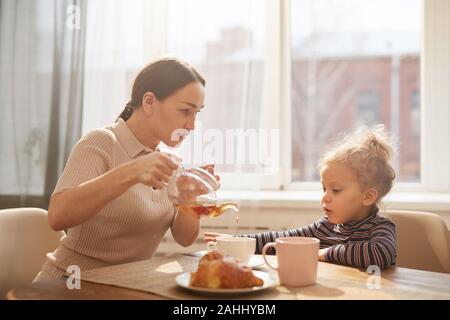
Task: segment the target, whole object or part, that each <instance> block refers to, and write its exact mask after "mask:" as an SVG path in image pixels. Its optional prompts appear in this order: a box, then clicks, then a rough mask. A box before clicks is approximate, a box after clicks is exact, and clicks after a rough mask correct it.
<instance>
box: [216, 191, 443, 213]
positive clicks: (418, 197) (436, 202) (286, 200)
mask: <svg viewBox="0 0 450 320" xmlns="http://www.w3.org/2000/svg"><path fill="white" fill-rule="evenodd" d="M217 195H218V198H219V199H220V200H222V201H224V200H229V201H237V202H238V203H239V205H240V206H241V207H262V208H302V209H318V208H320V200H321V193H320V192H315V191H265V190H264V191H263V190H262V191H247V190H242V191H237V190H221V191H219V192H218V193H217ZM382 203H383V207H385V208H386V209H398V210H416V211H431V212H450V193H425V192H394V193H391V194H389V195H388V196H387V197H386V198H384V199H383V202H382Z"/></svg>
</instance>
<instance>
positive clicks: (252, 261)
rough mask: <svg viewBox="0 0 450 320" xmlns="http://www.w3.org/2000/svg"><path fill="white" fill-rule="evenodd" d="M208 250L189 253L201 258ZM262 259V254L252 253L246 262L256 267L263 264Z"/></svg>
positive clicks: (251, 266)
mask: <svg viewBox="0 0 450 320" xmlns="http://www.w3.org/2000/svg"><path fill="white" fill-rule="evenodd" d="M207 253H208V251H207V250H202V251H196V252H193V253H191V254H190V255H192V256H194V257H198V258H201V257H203V256H204V255H205V254H207ZM264 263H265V262H264V259H263V257H262V256H260V255H254V256H253V257H251V259H250V261H249V262H248V266H249V267H250V268H257V267H261V266H263V265H264Z"/></svg>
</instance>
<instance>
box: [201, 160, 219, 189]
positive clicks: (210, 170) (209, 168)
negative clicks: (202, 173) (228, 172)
mask: <svg viewBox="0 0 450 320" xmlns="http://www.w3.org/2000/svg"><path fill="white" fill-rule="evenodd" d="M200 168H202V169H203V170H206V171H207V172H208V173H209V174H211V175H212V176H213V177H214V178H215V179H216V181H217V188H216V190H217V189H219V187H220V183H219V181H220V177H219V176H218V175H216V173H215V172H214V164H207V165H205V166H203V167H200Z"/></svg>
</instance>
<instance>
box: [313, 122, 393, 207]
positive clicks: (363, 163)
mask: <svg viewBox="0 0 450 320" xmlns="http://www.w3.org/2000/svg"><path fill="white" fill-rule="evenodd" d="M394 151H395V150H394V147H393V142H392V138H391V137H390V136H389V135H388V134H387V133H386V131H385V130H384V125H381V124H379V125H376V126H374V127H373V128H368V127H360V128H359V129H357V130H356V131H355V132H354V133H352V134H349V135H346V136H344V138H343V140H342V141H340V142H339V143H338V144H337V145H336V146H335V147H334V148H333V149H332V150H331V151H329V152H327V153H326V154H325V155H324V156H323V157H322V159H321V160H320V162H319V169H320V170H321V169H322V168H323V167H324V166H325V165H328V164H332V163H341V164H346V165H349V166H350V167H351V168H352V169H353V170H354V171H355V173H356V174H357V177H358V180H359V183H360V185H361V187H362V188H363V189H367V188H375V189H376V190H377V191H378V199H377V202H378V201H379V200H380V199H381V198H383V197H384V196H385V195H386V194H388V192H389V191H390V190H391V188H392V183H393V181H394V179H395V171H394V169H393V168H392V166H391V165H390V163H389V162H390V160H391V158H392V156H393V154H394Z"/></svg>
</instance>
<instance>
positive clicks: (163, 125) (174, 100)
mask: <svg viewBox="0 0 450 320" xmlns="http://www.w3.org/2000/svg"><path fill="white" fill-rule="evenodd" d="M204 100H205V89H204V87H203V86H202V84H201V83H200V82H197V81H195V82H191V83H189V84H187V85H186V86H184V87H182V88H181V89H179V90H178V91H176V92H175V93H174V94H172V95H171V96H169V97H167V98H166V99H164V100H163V101H157V102H156V106H155V117H154V119H155V121H154V122H153V126H154V129H155V130H156V133H157V135H158V136H159V139H160V140H161V141H162V142H163V143H164V144H166V145H168V146H170V147H175V146H177V145H178V144H180V143H181V142H182V141H183V139H184V137H185V136H187V135H188V134H189V132H190V131H191V130H194V129H195V118H196V116H197V113H198V112H200V109H201V108H203V105H204Z"/></svg>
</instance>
